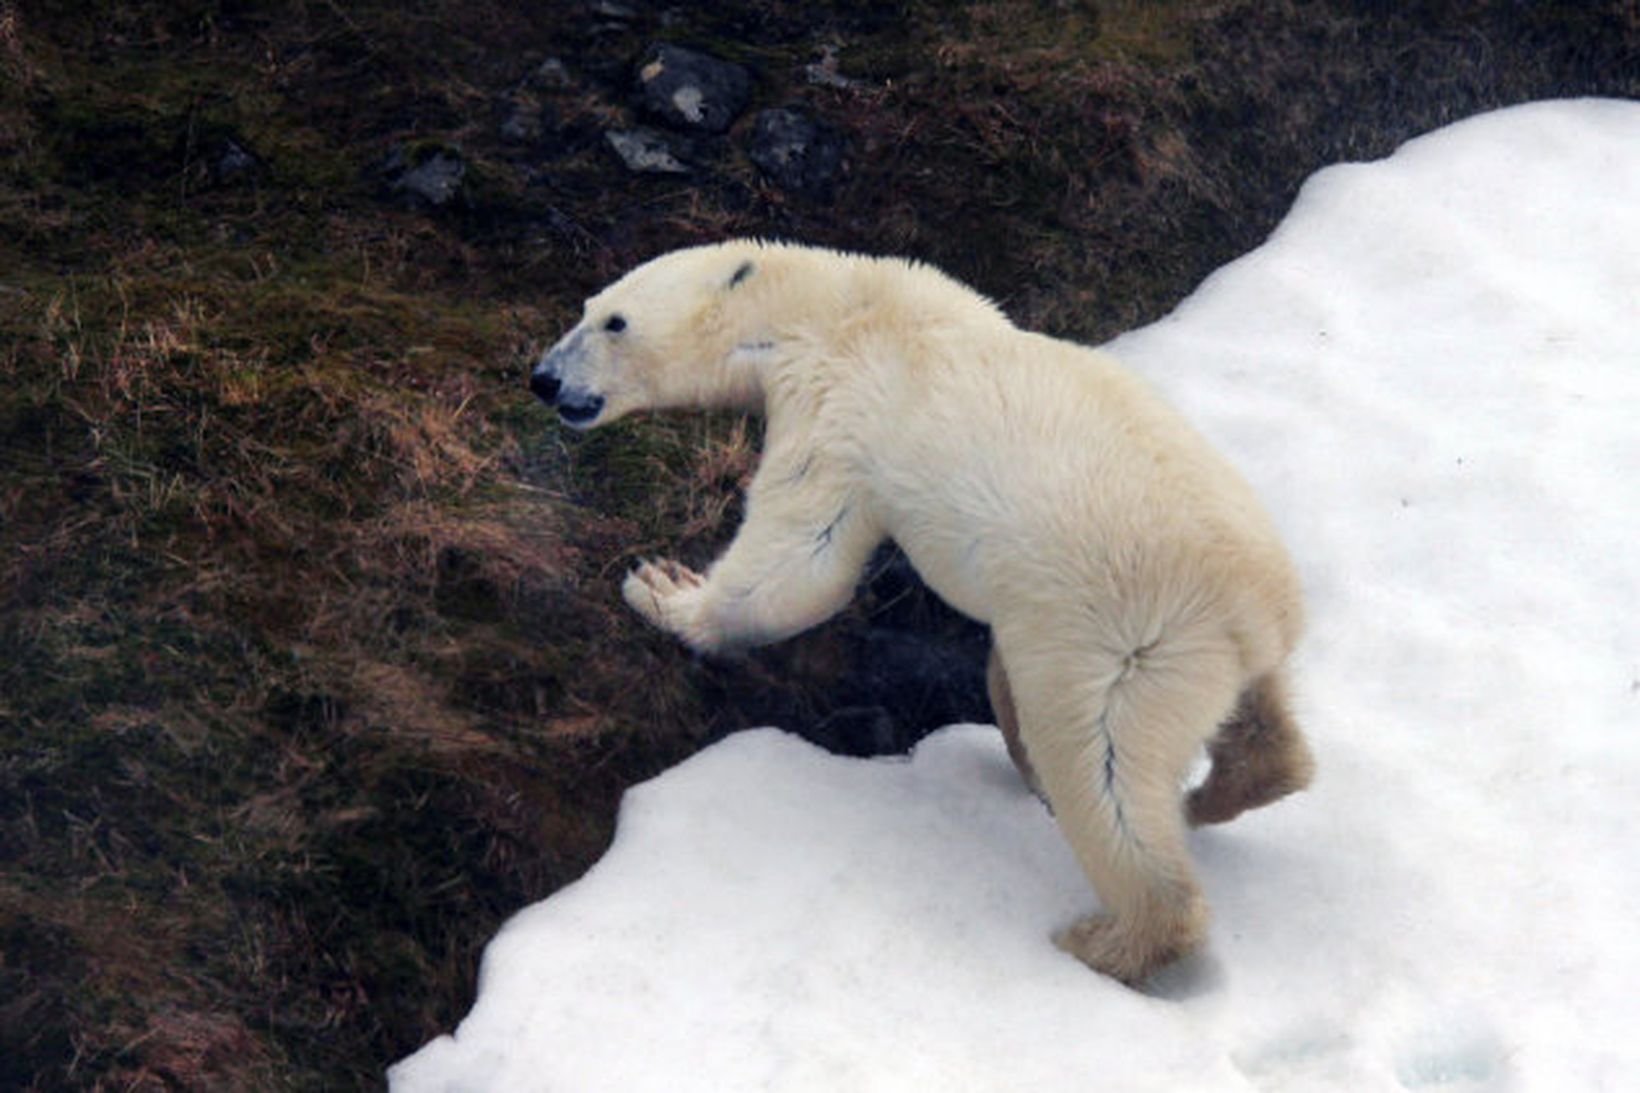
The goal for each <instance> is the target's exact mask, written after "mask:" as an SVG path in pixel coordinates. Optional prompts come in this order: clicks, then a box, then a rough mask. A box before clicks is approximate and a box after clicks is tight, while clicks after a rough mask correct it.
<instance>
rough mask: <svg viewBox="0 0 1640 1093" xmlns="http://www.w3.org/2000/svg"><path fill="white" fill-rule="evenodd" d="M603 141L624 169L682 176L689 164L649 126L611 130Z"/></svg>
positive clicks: (640, 172) (663, 137)
mask: <svg viewBox="0 0 1640 1093" xmlns="http://www.w3.org/2000/svg"><path fill="white" fill-rule="evenodd" d="M604 140H606V141H607V142H608V143H609V146H610V147H611V148H613V149H614V150H615V154H616V155H618V156H620V157H621V162H622V163H624V164H626V166H627V169H628V170H631V171H636V172H638V173H639V174H659V175H685V174H688V173H689V167H688V165H687V164H685V163H684V162H683V161H682V160H681V159H679V158H678V156H677V154H676V153H675V152H674V151H673V149H672V146H671V145H670V144H669V143H668V142H667V139H666V137H665V136H663V135H662V134H660V133H657V132H655V130H653V129H644V128H638V129H612V130H610V131H609V132H607V133H605V134H604Z"/></svg>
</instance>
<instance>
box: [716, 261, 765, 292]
mask: <svg viewBox="0 0 1640 1093" xmlns="http://www.w3.org/2000/svg"><path fill="white" fill-rule="evenodd" d="M755 272H757V267H756V266H755V265H753V264H752V263H751V262H742V263H740V268H739V269H737V270H735V273H734V276H733V277H730V278H729V283H728V284H727V285H725V286H724V287H725V288H734V287H736V286H737V285H739V284H740V283H741V282H742V281H744V280H746V279H747V278H748V277H750V276H751V275H752V274H753V273H755Z"/></svg>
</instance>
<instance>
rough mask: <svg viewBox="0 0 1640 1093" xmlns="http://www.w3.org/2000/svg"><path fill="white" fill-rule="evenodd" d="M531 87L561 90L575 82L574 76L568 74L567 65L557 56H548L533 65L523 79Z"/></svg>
mask: <svg viewBox="0 0 1640 1093" xmlns="http://www.w3.org/2000/svg"><path fill="white" fill-rule="evenodd" d="M525 82H526V83H528V84H529V85H530V86H532V87H538V88H540V89H541V90H543V91H563V90H564V89H565V88H568V87H572V86H574V84H575V77H574V76H571V75H570V71H569V66H567V65H565V64H564V62H563V61H560V60H559V59H558V58H557V57H548V58H547V59H546V60H544V61H542V62H541V63H540V64H538V65H536V66H535V71H533V72H531V73H530V75H529V78H528V79H527V80H526V81H525Z"/></svg>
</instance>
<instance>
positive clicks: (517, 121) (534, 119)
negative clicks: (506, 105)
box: [500, 102, 541, 144]
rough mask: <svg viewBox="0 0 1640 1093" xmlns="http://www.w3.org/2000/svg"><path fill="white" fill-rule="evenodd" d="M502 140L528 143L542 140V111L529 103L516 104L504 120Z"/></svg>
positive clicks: (501, 128) (502, 123)
mask: <svg viewBox="0 0 1640 1093" xmlns="http://www.w3.org/2000/svg"><path fill="white" fill-rule="evenodd" d="M500 132H501V139H503V140H509V141H513V142H515V143H519V144H522V143H527V142H529V141H533V140H539V139H540V138H541V109H540V107H538V106H535V105H533V104H531V103H528V102H515V103H513V104H512V109H511V110H509V111H508V112H507V116H506V117H505V118H503V119H502V121H501V126H500Z"/></svg>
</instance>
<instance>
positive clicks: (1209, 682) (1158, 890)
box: [1003, 636, 1240, 984]
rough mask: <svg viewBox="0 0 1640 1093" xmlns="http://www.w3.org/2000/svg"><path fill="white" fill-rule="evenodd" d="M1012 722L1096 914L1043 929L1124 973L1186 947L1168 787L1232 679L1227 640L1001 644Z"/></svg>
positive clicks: (1192, 895)
mask: <svg viewBox="0 0 1640 1093" xmlns="http://www.w3.org/2000/svg"><path fill="white" fill-rule="evenodd" d="M1003 655H1004V656H1005V657H1006V663H1007V665H1008V674H1009V680H1010V683H1011V684H1012V688H1013V698H1014V702H1015V706H1016V708H1017V710H1018V713H1019V725H1020V732H1021V735H1022V736H1023V739H1024V740H1025V742H1026V743H1027V744H1028V746H1029V749H1030V756H1031V761H1032V764H1033V766H1034V768H1035V770H1036V773H1037V774H1038V776H1039V777H1040V779H1041V782H1042V786H1043V788H1044V789H1045V790H1046V791H1047V797H1048V800H1049V803H1050V804H1051V805H1052V807H1053V811H1054V817H1055V819H1056V820H1057V821H1058V823H1059V826H1060V829H1061V830H1062V831H1063V832H1064V834H1065V837H1066V839H1067V840H1068V841H1069V842H1070V844H1071V848H1072V850H1073V851H1074V852H1075V853H1076V857H1077V860H1078V862H1079V863H1080V864H1081V866H1082V869H1083V871H1084V872H1085V873H1086V874H1087V877H1088V880H1089V881H1090V882H1091V883H1092V885H1093V887H1094V890H1095V891H1096V892H1097V893H1098V895H1099V900H1100V903H1101V904H1102V910H1101V912H1100V913H1098V914H1095V915H1092V916H1089V917H1088V918H1085V919H1083V920H1081V921H1080V922H1077V923H1076V924H1075V925H1073V926H1071V927H1070V928H1068V929H1065V930H1062V931H1060V932H1059V933H1058V934H1056V935H1055V938H1054V940H1055V942H1056V943H1057V944H1058V945H1059V946H1060V947H1061V948H1063V949H1065V950H1067V951H1068V952H1070V953H1071V954H1072V955H1074V956H1075V957H1077V958H1078V959H1079V960H1081V961H1082V962H1083V963H1085V964H1087V965H1088V966H1089V967H1091V968H1093V969H1094V970H1096V971H1099V972H1103V973H1105V974H1106V975H1110V976H1112V977H1114V978H1116V979H1119V980H1121V981H1123V982H1125V983H1130V984H1131V983H1137V982H1139V981H1142V980H1143V979H1145V978H1146V977H1147V976H1149V975H1150V974H1151V973H1152V972H1153V971H1155V970H1156V969H1158V968H1159V967H1161V966H1162V965H1164V964H1167V963H1169V962H1170V961H1172V960H1174V959H1177V958H1178V957H1180V956H1183V955H1185V954H1186V953H1188V952H1190V951H1192V950H1194V949H1196V948H1197V947H1199V946H1200V945H1201V944H1202V943H1203V942H1204V941H1205V940H1206V937H1207V905H1206V902H1205V900H1204V899H1203V898H1202V895H1201V890H1200V888H1199V887H1198V885H1197V883H1196V880H1195V876H1194V870H1193V868H1192V865H1191V861H1190V856H1189V850H1188V847H1187V845H1186V828H1185V822H1184V813H1183V810H1182V809H1181V807H1180V803H1179V784H1180V782H1181V780H1182V778H1183V776H1184V773H1185V771H1186V770H1187V769H1188V767H1189V764H1190V761H1191V759H1192V757H1193V756H1194V754H1195V752H1196V749H1197V748H1198V747H1200V746H1201V741H1202V739H1203V738H1204V737H1205V736H1206V735H1207V734H1208V733H1209V732H1211V729H1212V726H1214V725H1216V724H1218V723H1219V722H1220V721H1221V720H1223V719H1224V717H1225V715H1226V714H1227V713H1228V712H1229V710H1230V708H1231V706H1232V705H1233V704H1234V702H1235V698H1236V691H1237V688H1238V686H1239V683H1240V680H1239V667H1238V664H1237V657H1236V652H1235V650H1234V648H1233V647H1231V646H1230V644H1229V643H1228V642H1224V643H1222V645H1221V644H1220V643H1215V642H1213V641H1211V639H1208V640H1205V641H1204V640H1196V641H1188V640H1180V641H1170V640H1169V639H1168V638H1167V637H1165V636H1164V637H1163V638H1162V639H1161V640H1159V641H1155V642H1152V643H1150V644H1149V645H1146V646H1144V647H1142V648H1136V649H1132V650H1130V651H1129V652H1127V653H1126V654H1124V655H1120V656H1114V657H1112V656H1101V655H1100V654H1098V653H1091V654H1090V653H1089V652H1087V651H1085V647H1084V651H1078V650H1077V649H1075V648H1074V647H1073V646H1071V645H1069V644H1068V643H1067V644H1060V645H1058V646H1056V647H1055V648H1054V649H1053V650H1051V651H1046V650H1045V651H1042V652H1041V653H1039V654H1038V655H1036V656H1033V655H1032V650H1029V649H1026V650H1016V648H1014V647H1012V646H1010V645H1008V644H1007V643H1006V642H1005V643H1004V644H1003Z"/></svg>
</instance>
